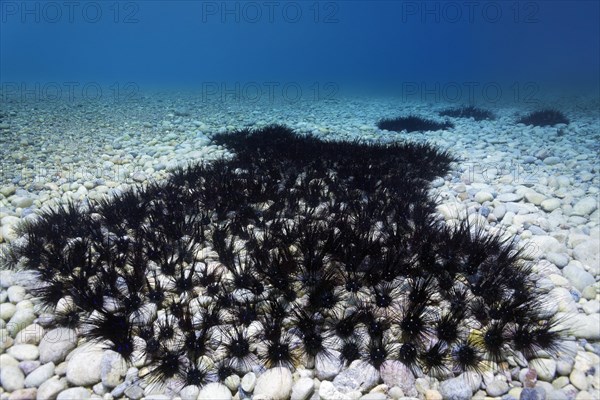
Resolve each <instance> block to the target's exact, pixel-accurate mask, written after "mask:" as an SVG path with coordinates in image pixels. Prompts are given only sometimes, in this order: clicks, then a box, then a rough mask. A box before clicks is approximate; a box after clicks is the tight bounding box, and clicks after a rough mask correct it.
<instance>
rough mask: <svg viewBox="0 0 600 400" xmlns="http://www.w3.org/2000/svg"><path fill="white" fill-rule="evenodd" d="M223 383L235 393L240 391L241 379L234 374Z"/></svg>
mask: <svg viewBox="0 0 600 400" xmlns="http://www.w3.org/2000/svg"><path fill="white" fill-rule="evenodd" d="M223 383H224V384H225V386H227V387H228V388H229V390H231V391H232V392H234V393H235V392H236V391H237V390H238V387H239V386H240V383H241V379H240V377H239V376H237V375H236V374H233V375H229V376H228V377H227V378H225V381H224V382H223Z"/></svg>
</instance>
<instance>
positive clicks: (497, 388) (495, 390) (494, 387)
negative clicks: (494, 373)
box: [485, 379, 509, 397]
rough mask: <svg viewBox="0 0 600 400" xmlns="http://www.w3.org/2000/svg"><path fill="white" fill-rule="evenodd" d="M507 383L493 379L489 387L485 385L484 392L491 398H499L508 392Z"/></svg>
mask: <svg viewBox="0 0 600 400" xmlns="http://www.w3.org/2000/svg"><path fill="white" fill-rule="evenodd" d="M508 389H509V388H508V383H506V382H505V381H501V380H499V379H494V380H493V381H492V382H491V383H490V384H489V385H487V387H486V389H485V391H486V392H487V394H489V395H490V396H492V397H500V396H502V395H503V394H504V393H506V392H508Z"/></svg>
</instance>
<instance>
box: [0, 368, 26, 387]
mask: <svg viewBox="0 0 600 400" xmlns="http://www.w3.org/2000/svg"><path fill="white" fill-rule="evenodd" d="M0 384H2V387H3V388H4V390H6V391H7V392H14V391H15V390H18V389H23V387H24V386H25V375H23V371H21V369H20V368H19V367H17V366H14V365H7V366H4V365H3V366H2V368H0Z"/></svg>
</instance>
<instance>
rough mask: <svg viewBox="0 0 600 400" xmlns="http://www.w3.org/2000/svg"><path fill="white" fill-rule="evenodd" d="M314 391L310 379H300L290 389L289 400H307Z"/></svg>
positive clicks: (313, 383)
mask: <svg viewBox="0 0 600 400" xmlns="http://www.w3.org/2000/svg"><path fill="white" fill-rule="evenodd" d="M314 390H315V381H314V380H312V379H311V378H300V379H298V380H297V381H296V383H295V384H294V386H293V387H292V395H291V398H290V400H307V399H308V398H310V396H311V394H312V393H313V391H314Z"/></svg>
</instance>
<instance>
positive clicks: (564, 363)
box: [556, 358, 574, 376]
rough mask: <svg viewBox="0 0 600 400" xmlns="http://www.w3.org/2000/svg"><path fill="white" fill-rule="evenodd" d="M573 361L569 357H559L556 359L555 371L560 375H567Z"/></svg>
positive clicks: (571, 368)
mask: <svg viewBox="0 0 600 400" xmlns="http://www.w3.org/2000/svg"><path fill="white" fill-rule="evenodd" d="M573 364H574V361H573V360H572V359H571V358H559V359H558V360H557V361H556V373H557V374H558V375H560V376H567V375H569V374H570V373H571V371H572V370H573Z"/></svg>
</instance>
